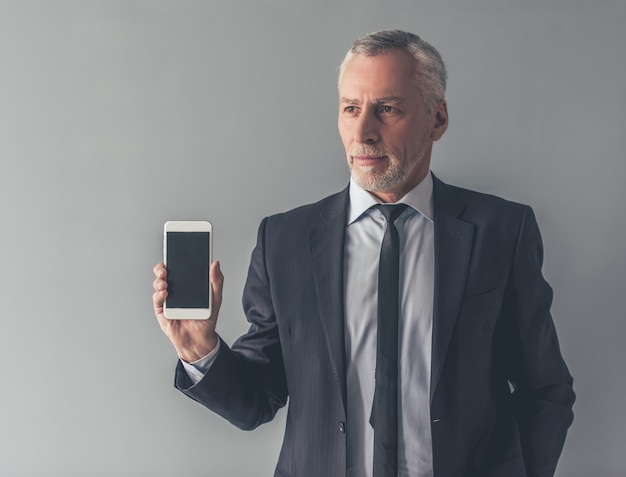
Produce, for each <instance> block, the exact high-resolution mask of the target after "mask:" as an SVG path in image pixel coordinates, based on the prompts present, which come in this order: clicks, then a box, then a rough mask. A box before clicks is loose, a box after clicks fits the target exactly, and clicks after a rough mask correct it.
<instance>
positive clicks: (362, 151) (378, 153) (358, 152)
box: [350, 144, 389, 157]
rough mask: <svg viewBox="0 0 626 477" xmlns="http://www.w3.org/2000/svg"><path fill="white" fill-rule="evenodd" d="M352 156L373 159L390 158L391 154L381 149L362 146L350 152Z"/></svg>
mask: <svg viewBox="0 0 626 477" xmlns="http://www.w3.org/2000/svg"><path fill="white" fill-rule="evenodd" d="M350 155H351V156H352V157H354V156H373V157H382V156H388V155H389V154H388V153H387V151H385V150H384V149H379V148H377V147H374V146H369V145H367V144H361V145H359V146H356V147H355V148H354V149H352V150H351V151H350Z"/></svg>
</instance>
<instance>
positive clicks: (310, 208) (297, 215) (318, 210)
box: [266, 189, 348, 226]
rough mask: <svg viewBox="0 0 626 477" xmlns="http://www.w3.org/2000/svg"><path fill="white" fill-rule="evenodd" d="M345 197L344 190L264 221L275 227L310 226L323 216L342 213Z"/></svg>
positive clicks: (345, 202) (345, 201)
mask: <svg viewBox="0 0 626 477" xmlns="http://www.w3.org/2000/svg"><path fill="white" fill-rule="evenodd" d="M347 197H348V194H347V189H344V190H342V191H340V192H337V193H335V194H332V195H329V196H327V197H324V198H323V199H320V200H318V201H317V202H313V203H310V204H304V205H301V206H299V207H296V208H294V209H291V210H287V211H285V212H279V213H276V214H273V215H270V216H269V217H267V218H266V221H267V222H268V223H271V224H272V225H275V226H280V225H281V224H289V225H290V226H297V225H298V224H301V223H302V224H312V223H313V222H314V221H318V220H320V218H323V217H324V216H327V217H328V216H332V215H337V214H340V213H341V212H344V211H345V208H346V206H347Z"/></svg>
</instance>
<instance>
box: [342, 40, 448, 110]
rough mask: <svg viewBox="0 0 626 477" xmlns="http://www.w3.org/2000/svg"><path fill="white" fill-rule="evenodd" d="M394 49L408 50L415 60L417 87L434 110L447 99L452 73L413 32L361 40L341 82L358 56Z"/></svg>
mask: <svg viewBox="0 0 626 477" xmlns="http://www.w3.org/2000/svg"><path fill="white" fill-rule="evenodd" d="M394 49H397V50H404V51H406V52H407V53H410V54H411V56H413V58H415V83H416V85H415V86H416V87H417V89H418V91H419V92H420V94H421V95H422V97H423V98H424V101H426V106H427V107H428V109H429V110H430V111H432V110H433V109H434V108H435V107H436V106H437V104H439V102H440V101H443V99H444V97H445V91H446V79H447V77H448V74H447V73H446V66H445V64H444V63H443V59H442V58H441V55H440V54H439V52H438V51H437V50H436V49H435V48H434V47H433V46H432V45H431V44H430V43H427V42H425V41H424V40H422V39H421V38H420V37H419V36H417V35H414V34H413V33H408V32H405V31H402V30H382V31H377V32H374V33H369V34H367V35H365V36H364V37H363V38H359V39H358V40H357V41H355V42H354V44H353V45H352V48H350V50H349V51H348V53H347V54H346V56H345V58H344V59H343V61H342V62H341V65H340V66H339V82H341V77H342V76H343V72H344V70H345V68H346V65H347V64H348V61H350V59H351V58H352V57H353V56H354V55H365V56H378V55H381V54H383V53H387V52H389V51H391V50H394Z"/></svg>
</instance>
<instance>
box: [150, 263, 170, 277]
mask: <svg viewBox="0 0 626 477" xmlns="http://www.w3.org/2000/svg"><path fill="white" fill-rule="evenodd" d="M152 271H153V272H154V275H155V276H156V277H157V278H162V279H165V277H167V269H166V268H165V265H164V264H163V262H160V263H157V264H156V265H155V266H154V269H153V270H152Z"/></svg>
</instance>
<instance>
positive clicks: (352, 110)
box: [343, 106, 356, 114]
mask: <svg viewBox="0 0 626 477" xmlns="http://www.w3.org/2000/svg"><path fill="white" fill-rule="evenodd" d="M343 112H344V113H348V114H353V113H355V112H356V108H355V107H354V106H346V107H345V108H343Z"/></svg>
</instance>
